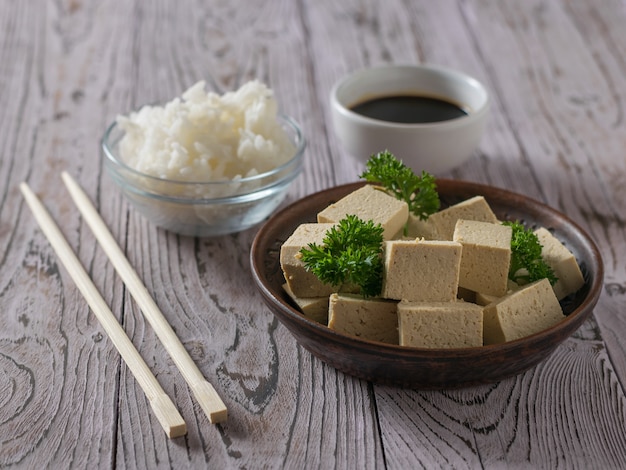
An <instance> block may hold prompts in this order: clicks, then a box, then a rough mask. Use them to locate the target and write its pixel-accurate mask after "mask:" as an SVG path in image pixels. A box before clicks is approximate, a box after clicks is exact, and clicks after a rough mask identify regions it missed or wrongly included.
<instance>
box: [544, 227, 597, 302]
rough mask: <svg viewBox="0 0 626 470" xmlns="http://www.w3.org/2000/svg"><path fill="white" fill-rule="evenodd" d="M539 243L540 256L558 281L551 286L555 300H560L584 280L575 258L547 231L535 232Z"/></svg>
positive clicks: (578, 286) (577, 287)
mask: <svg viewBox="0 0 626 470" xmlns="http://www.w3.org/2000/svg"><path fill="white" fill-rule="evenodd" d="M535 234H536V235H537V238H539V243H541V246H542V249H541V256H542V258H543V260H544V261H545V262H546V263H547V264H548V266H550V267H551V268H552V270H553V271H554V274H555V275H556V277H557V278H558V281H557V282H556V283H555V284H554V286H552V288H553V289H554V293H555V294H556V297H557V299H559V300H561V299H563V298H565V297H567V296H568V295H570V294H573V293H574V292H576V291H577V290H578V289H580V288H581V287H582V286H583V285H584V284H585V280H584V278H583V274H582V272H581V271H580V267H579V266H578V262H577V261H576V258H575V257H574V255H573V254H572V252H571V251H569V250H568V249H567V248H566V247H565V246H564V245H563V244H562V243H561V242H560V241H559V240H558V239H557V238H556V237H555V236H554V235H552V234H551V233H550V231H549V230H547V229H545V228H543V227H542V228H539V229H537V230H535Z"/></svg>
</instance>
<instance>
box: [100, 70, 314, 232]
mask: <svg viewBox="0 0 626 470" xmlns="http://www.w3.org/2000/svg"><path fill="white" fill-rule="evenodd" d="M101 147H102V152H103V156H104V165H105V168H106V170H107V172H108V174H109V175H110V176H111V178H112V180H113V181H114V182H115V184H116V185H117V186H118V187H119V188H120V189H121V191H122V193H123V195H124V196H125V198H126V199H127V200H128V202H129V203H130V204H131V206H132V207H133V208H134V209H135V210H137V211H138V212H139V213H140V214H142V215H143V216H144V217H145V218H146V219H148V220H149V221H150V222H151V223H153V224H155V225H157V226H159V227H162V228H164V229H166V230H169V231H172V232H175V233H179V234H182V235H190V236H218V235H224V234H229V233H234V232H239V231H242V230H245V229H248V228H250V227H253V226H255V225H257V224H259V223H260V222H262V221H263V220H265V219H266V218H267V217H268V216H269V215H270V214H271V213H272V212H274V211H275V210H276V208H277V207H278V206H279V205H280V204H281V203H282V201H283V200H284V198H285V196H286V194H287V191H288V189H289V186H290V185H291V183H292V182H293V180H294V179H295V178H296V177H297V176H298V175H299V174H300V172H301V170H302V166H303V155H304V150H305V147H306V141H305V137H304V135H303V133H302V130H301V128H300V126H299V125H298V123H297V122H296V121H295V120H294V119H293V118H291V117H289V116H287V115H284V114H281V113H279V111H278V104H277V102H276V100H275V99H274V97H273V93H272V90H270V89H269V88H267V87H266V86H265V85H263V84H261V83H259V82H257V81H253V82H248V83H246V84H244V85H243V86H242V87H241V88H240V89H239V90H236V91H233V92H226V93H224V94H223V95H218V94H217V93H214V92H210V91H209V92H205V91H204V82H198V83H197V84H196V85H194V86H192V87H191V88H189V89H188V90H187V91H186V92H185V93H183V94H182V97H180V98H178V97H177V98H174V99H173V100H172V101H170V102H168V103H166V104H164V105H162V106H160V105H147V106H143V107H141V108H140V109H138V110H137V111H134V112H131V113H129V114H128V115H121V116H118V117H117V119H116V120H115V121H114V122H113V123H112V124H111V125H110V126H109V127H108V128H107V130H106V132H105V133H104V136H103V138H102V142H101Z"/></svg>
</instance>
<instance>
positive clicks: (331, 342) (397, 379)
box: [250, 179, 603, 389]
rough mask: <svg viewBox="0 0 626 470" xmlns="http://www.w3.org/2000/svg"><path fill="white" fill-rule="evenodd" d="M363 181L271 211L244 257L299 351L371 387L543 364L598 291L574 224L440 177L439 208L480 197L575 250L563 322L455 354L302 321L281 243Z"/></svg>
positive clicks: (457, 382) (592, 248)
mask: <svg viewBox="0 0 626 470" xmlns="http://www.w3.org/2000/svg"><path fill="white" fill-rule="evenodd" d="M363 184H364V183H362V182H359V183H352V184H347V185H343V186H338V187H335V188H331V189H327V190H325V191H321V192H319V193H316V194H313V195H311V196H308V197H306V198H304V199H302V200H300V201H297V202H295V203H293V204H291V205H290V206H288V207H286V208H285V209H283V210H282V211H280V212H278V213H276V214H275V215H274V216H273V217H271V218H270V219H269V220H268V222H266V224H265V225H264V226H263V227H262V228H261V229H260V231H259V232H258V234H257V235H256V237H255V239H254V242H253V244H252V250H251V253H250V259H251V265H252V273H253V277H254V280H255V282H256V284H257V287H258V289H259V291H260V292H261V294H262V295H263V298H264V300H265V302H266V303H267V305H268V306H269V307H270V309H271V310H272V312H273V313H274V314H275V315H276V316H277V317H278V319H279V320H280V321H281V322H282V323H283V324H284V325H285V326H286V327H287V328H288V329H289V331H291V333H292V334H293V336H294V337H295V338H296V340H297V341H298V342H299V343H300V344H301V345H302V346H303V347H304V348H306V349H307V350H309V351H310V352H311V353H312V354H313V355H315V356H317V357H318V358H320V359H321V360H322V361H324V362H326V363H327V364H329V365H331V366H333V367H335V368H336V369H338V370H340V371H342V372H344V373H346V374H350V375H353V376H356V377H359V378H362V379H366V380H369V381H372V382H376V383H382V384H393V385H399V386H405V387H412V388H421V389H438V388H454V387H463V386H469V385H476V384H486V383H493V382H497V381H499V380H501V379H504V378H507V377H511V376H514V375H517V374H519V373H521V372H524V371H525V370H527V369H529V368H531V367H533V366H534V365H536V364H537V363H539V362H540V361H542V360H543V359H545V358H546V357H547V356H548V355H549V354H550V353H551V352H552V351H553V350H554V349H555V348H556V347H557V346H558V345H559V344H560V343H562V342H563V341H565V340H566V339H567V338H568V337H569V336H570V335H572V334H573V333H574V332H575V331H576V330H577V329H578V328H579V327H580V325H582V323H583V322H584V321H585V320H586V319H587V318H588V317H589V315H591V312H592V310H593V307H594V306H595V304H596V302H597V300H598V297H599V295H600V291H601V286H602V279H603V265H602V259H601V257H600V253H599V251H598V249H597V247H596V245H595V244H594V242H593V241H592V240H591V239H590V238H589V236H588V235H587V234H585V233H584V232H583V230H581V228H580V227H578V226H577V225H576V224H575V223H574V222H572V221H571V220H570V219H568V218H567V217H566V216H564V215H563V214H561V213H559V212H557V211H555V210H554V209H551V208H550V207H548V206H546V205H545V204H542V203H540V202H537V201H534V200H532V199H529V198H527V197H525V196H521V195H519V194H515V193H512V192H509V191H505V190H503V189H498V188H494V187H490V186H485V185H481V184H476V183H470V182H464V181H455V180H445V179H440V180H438V189H439V194H440V197H441V201H442V208H443V207H446V206H448V205H451V204H454V203H456V202H460V201H462V200H464V199H468V198H470V197H472V196H476V195H482V196H484V197H485V198H486V200H487V201H488V202H489V204H490V205H491V208H492V209H493V211H494V212H495V213H496V215H497V216H498V217H499V218H500V219H501V220H519V221H521V222H523V223H524V224H525V225H526V226H528V227H535V226H537V227H538V226H543V227H546V228H548V229H550V230H552V231H553V232H554V234H555V235H556V236H557V238H559V240H561V242H562V243H564V244H565V245H566V246H567V247H568V248H569V249H570V251H572V253H574V255H575V256H576V259H577V260H578V263H579V264H580V267H581V270H582V272H583V275H584V277H585V285H584V287H583V288H581V289H580V290H579V291H578V292H577V293H576V294H573V295H572V296H570V297H568V298H566V299H564V300H563V301H562V302H561V303H562V306H563V311H564V313H565V314H566V315H567V317H566V318H565V319H564V320H563V321H561V322H560V323H558V324H557V325H554V326H553V327H551V328H549V329H547V330H544V331H541V332H539V333H536V334H534V335H532V336H528V337H526V338H522V339H519V340H516V341H510V342H508V343H503V344H498V345H490V346H482V347H474V348H462V349H420V348H409V347H404V346H396V345H390V344H384V343H378V342H375V341H366V340H362V339H358V338H356V337H351V336H347V335H343V334H339V333H336V332H335V331H333V330H331V329H329V328H328V327H326V326H325V325H322V324H319V323H316V322H314V321H312V320H309V319H307V318H306V317H304V315H302V314H301V313H300V312H299V311H298V309H297V308H296V307H295V306H294V304H293V303H292V302H291V300H290V299H289V297H288V296H287V294H286V293H285V292H284V290H283V288H282V285H283V283H284V278H283V274H282V271H281V269H280V264H279V253H280V247H281V244H282V243H283V242H284V241H285V240H286V239H287V237H289V235H291V233H292V232H293V231H294V230H295V228H296V227H297V226H298V225H299V224H301V223H305V222H315V219H316V214H317V212H319V211H320V210H321V209H323V208H325V207H326V206H328V205H329V204H331V203H333V202H335V201H337V200H339V199H340V198H342V197H343V196H345V195H346V194H348V193H350V192H351V191H354V190H355V189H357V188H358V187H360V186H361V185H363Z"/></svg>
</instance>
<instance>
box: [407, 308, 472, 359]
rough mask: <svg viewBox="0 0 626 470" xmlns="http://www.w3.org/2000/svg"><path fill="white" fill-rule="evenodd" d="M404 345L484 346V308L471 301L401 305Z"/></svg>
mask: <svg viewBox="0 0 626 470" xmlns="http://www.w3.org/2000/svg"><path fill="white" fill-rule="evenodd" d="M398 331H399V341H400V345H401V346H412V347H416V348H471V347H475V346H482V345H483V309H482V307H480V306H478V305H476V304H472V303H469V302H463V301H456V302H407V301H402V302H400V303H398Z"/></svg>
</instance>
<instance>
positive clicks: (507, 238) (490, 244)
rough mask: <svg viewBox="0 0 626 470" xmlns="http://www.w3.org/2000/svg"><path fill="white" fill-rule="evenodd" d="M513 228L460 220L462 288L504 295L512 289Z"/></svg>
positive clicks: (457, 232)
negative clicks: (509, 282) (510, 287)
mask: <svg viewBox="0 0 626 470" xmlns="http://www.w3.org/2000/svg"><path fill="white" fill-rule="evenodd" d="M511 235H512V229H511V227H508V226H506V225H502V224H500V223H497V224H493V223H489V222H479V221H476V220H463V219H460V220H458V221H457V222H456V227H455V229H454V235H453V239H454V241H456V242H458V243H460V244H461V245H462V246H463V254H462V256H461V272H460V276H459V285H460V286H461V287H464V288H466V289H470V290H473V291H474V292H480V293H482V294H488V295H494V296H503V295H505V294H506V292H507V289H508V275H509V267H510V265H511Z"/></svg>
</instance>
